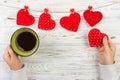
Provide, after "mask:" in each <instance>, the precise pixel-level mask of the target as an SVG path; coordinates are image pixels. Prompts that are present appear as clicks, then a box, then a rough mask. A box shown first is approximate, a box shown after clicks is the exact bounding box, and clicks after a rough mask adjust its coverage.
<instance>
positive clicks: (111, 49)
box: [98, 37, 116, 65]
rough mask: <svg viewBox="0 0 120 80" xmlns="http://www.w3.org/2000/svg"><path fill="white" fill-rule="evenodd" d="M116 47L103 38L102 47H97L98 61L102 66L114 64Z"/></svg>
mask: <svg viewBox="0 0 120 80" xmlns="http://www.w3.org/2000/svg"><path fill="white" fill-rule="evenodd" d="M115 52H116V47H115V46H114V44H113V43H112V42H111V40H110V39H107V37H104V38H103V45H101V46H100V47H98V53H99V55H98V56H99V61H100V64H102V65H109V64H113V63H114V57H115Z"/></svg>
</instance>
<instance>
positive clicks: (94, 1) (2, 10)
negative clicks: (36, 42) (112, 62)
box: [0, 0, 120, 80]
mask: <svg viewBox="0 0 120 80" xmlns="http://www.w3.org/2000/svg"><path fill="white" fill-rule="evenodd" d="M24 5H29V7H30V13H31V14H32V15H34V16H35V19H36V22H35V23H34V24H33V25H32V26H30V28H32V29H34V30H35V31H36V32H37V33H38V35H39V38H40V46H39V49H38V51H37V52H36V53H35V54H34V55H32V56H30V57H27V58H26V57H25V58H22V60H23V62H24V63H26V64H27V67H28V69H27V71H28V74H27V75H28V77H29V80H98V78H99V75H98V72H99V70H98V67H99V66H98V57H97V50H96V49H95V48H90V47H89V45H88V40H87V34H88V31H89V30H90V29H91V27H89V26H88V24H87V23H86V22H85V20H84V18H83V16H82V14H83V12H84V10H86V9H87V7H88V5H93V7H94V10H99V11H101V12H102V13H103V15H104V18H103V20H102V21H101V22H100V23H99V24H97V25H96V28H99V29H100V30H101V31H102V32H105V33H107V34H108V35H109V37H111V38H112V41H113V43H114V44H115V45H116V47H117V51H116V65H117V68H118V72H119V73H120V67H119V66H120V62H119V61H120V59H119V57H120V0H0V48H1V50H0V63H1V64H2V63H4V60H3V58H2V55H3V53H4V51H5V48H6V46H7V45H8V44H9V43H10V38H11V35H12V34H13V32H14V31H15V30H17V29H18V28H21V27H22V26H18V25H16V21H15V20H16V13H17V11H18V10H19V9H21V8H23V6H24ZM46 7H47V8H49V10H50V14H51V16H52V18H53V19H55V21H56V23H57V25H56V28H55V29H54V30H52V31H43V30H40V29H38V28H37V22H38V18H39V16H40V14H41V13H42V12H43V9H44V8H46ZM70 8H75V9H76V11H77V12H78V13H80V15H81V17H82V21H81V24H80V26H79V30H78V31H77V32H70V31H67V30H65V29H63V28H62V27H61V26H60V24H59V20H60V18H61V17H62V16H65V15H69V14H70V13H69V10H70ZM1 64H0V67H1V69H2V67H4V66H5V65H4V66H2V65H1ZM1 73H2V70H1Z"/></svg>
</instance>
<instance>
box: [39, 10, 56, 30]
mask: <svg viewBox="0 0 120 80" xmlns="http://www.w3.org/2000/svg"><path fill="white" fill-rule="evenodd" d="M55 26H56V23H55V21H54V20H52V19H51V16H50V14H49V13H48V9H46V8H45V9H44V13H43V14H41V15H40V18H39V22H38V28H39V29H43V30H52V29H54V28H55Z"/></svg>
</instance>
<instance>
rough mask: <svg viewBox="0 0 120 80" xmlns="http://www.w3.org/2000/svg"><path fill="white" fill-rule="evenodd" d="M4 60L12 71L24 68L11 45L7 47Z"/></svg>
mask: <svg viewBox="0 0 120 80" xmlns="http://www.w3.org/2000/svg"><path fill="white" fill-rule="evenodd" d="M3 57H4V60H5V61H6V63H7V64H8V65H9V67H10V69H11V70H14V71H15V70H19V69H21V68H22V67H23V64H22V62H21V60H20V59H19V57H18V56H17V55H16V54H15V53H14V52H13V50H12V49H11V47H10V45H9V46H8V47H7V49H6V51H5V53H4V55H3Z"/></svg>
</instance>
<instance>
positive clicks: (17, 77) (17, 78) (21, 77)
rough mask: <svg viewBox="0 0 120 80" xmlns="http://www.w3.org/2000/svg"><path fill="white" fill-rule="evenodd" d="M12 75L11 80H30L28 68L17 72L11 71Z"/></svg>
mask: <svg viewBox="0 0 120 80" xmlns="http://www.w3.org/2000/svg"><path fill="white" fill-rule="evenodd" d="M11 73H12V76H11V80H28V79H27V71H26V66H24V67H23V68H22V69H20V70H17V71H12V70H11Z"/></svg>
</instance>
